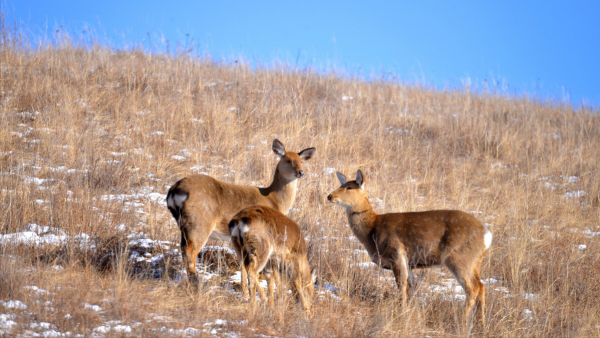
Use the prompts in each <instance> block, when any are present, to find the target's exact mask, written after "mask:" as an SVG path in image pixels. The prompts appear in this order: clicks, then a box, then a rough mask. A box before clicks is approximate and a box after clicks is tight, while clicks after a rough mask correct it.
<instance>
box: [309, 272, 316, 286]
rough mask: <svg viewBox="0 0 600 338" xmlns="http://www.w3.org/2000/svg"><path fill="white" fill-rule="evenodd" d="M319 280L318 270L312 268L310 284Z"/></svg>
mask: <svg viewBox="0 0 600 338" xmlns="http://www.w3.org/2000/svg"><path fill="white" fill-rule="evenodd" d="M316 282H317V270H316V269H315V268H312V270H310V284H315V283H316Z"/></svg>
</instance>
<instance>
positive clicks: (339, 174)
mask: <svg viewBox="0 0 600 338" xmlns="http://www.w3.org/2000/svg"><path fill="white" fill-rule="evenodd" d="M335 175H336V176H337V178H338V180H340V183H341V184H346V182H348V179H347V178H346V176H344V174H342V173H341V172H339V171H336V172H335Z"/></svg>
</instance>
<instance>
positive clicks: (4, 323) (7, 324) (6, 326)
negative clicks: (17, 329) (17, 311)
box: [0, 314, 17, 334]
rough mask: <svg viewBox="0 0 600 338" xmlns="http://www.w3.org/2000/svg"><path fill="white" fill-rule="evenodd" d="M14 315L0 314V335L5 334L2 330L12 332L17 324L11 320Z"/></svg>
mask: <svg viewBox="0 0 600 338" xmlns="http://www.w3.org/2000/svg"><path fill="white" fill-rule="evenodd" d="M14 318H15V315H14V314H8V315H7V314H0V334H2V333H6V331H4V330H12V328H13V326H15V325H17V323H16V322H15V321H14V320H13V319H14Z"/></svg>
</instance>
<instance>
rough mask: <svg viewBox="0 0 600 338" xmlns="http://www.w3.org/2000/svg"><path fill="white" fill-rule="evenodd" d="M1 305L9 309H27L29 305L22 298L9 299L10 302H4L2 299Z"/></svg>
mask: <svg viewBox="0 0 600 338" xmlns="http://www.w3.org/2000/svg"><path fill="white" fill-rule="evenodd" d="M0 305H2V306H4V307H5V308H7V309H9V310H26V309H27V305H25V304H24V303H23V302H21V301H20V300H9V301H8V302H4V301H1V300H0Z"/></svg>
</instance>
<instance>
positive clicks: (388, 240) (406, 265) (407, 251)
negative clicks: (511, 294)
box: [327, 170, 492, 323]
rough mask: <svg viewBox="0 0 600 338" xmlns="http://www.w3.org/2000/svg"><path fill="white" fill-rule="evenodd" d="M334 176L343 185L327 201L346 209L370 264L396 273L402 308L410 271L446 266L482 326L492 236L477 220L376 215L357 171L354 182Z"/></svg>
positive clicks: (437, 213)
mask: <svg viewBox="0 0 600 338" xmlns="http://www.w3.org/2000/svg"><path fill="white" fill-rule="evenodd" d="M336 174H337V177H338V179H339V180H340V183H342V186H341V187H339V188H338V189H337V190H335V191H333V192H332V193H331V194H329V196H327V200H329V201H330V202H333V203H337V204H339V205H340V206H342V207H344V208H345V209H346V215H347V216H348V223H349V224H350V228H351V229H352V232H353V233H354V235H355V236H356V237H357V238H358V240H359V241H360V242H361V243H362V244H363V245H364V246H365V249H367V251H368V253H369V256H370V257H371V260H372V261H373V262H374V263H376V264H378V265H379V266H380V267H382V268H384V269H390V270H392V271H393V272H394V276H395V277H396V284H397V285H398V288H399V289H400V294H401V297H402V306H403V307H404V308H406V287H407V281H409V282H411V284H412V273H411V269H412V268H430V267H440V266H442V265H445V266H446V267H447V268H448V269H449V270H450V271H451V272H452V274H453V275H454V277H455V278H456V280H457V281H458V282H459V283H460V285H461V286H462V288H463V289H464V290H465V293H466V296H467V299H466V304H465V305H466V309H465V319H466V320H467V321H470V320H471V318H472V317H471V310H472V308H473V305H474V304H475V303H477V310H478V311H479V313H480V320H481V323H484V322H485V314H484V307H485V287H484V286H483V283H482V282H481V280H480V277H479V267H480V265H481V261H482V259H483V255H484V254H485V252H486V251H487V249H488V248H489V247H490V244H491V243H492V233H491V232H490V231H489V230H487V229H486V228H485V227H484V226H483V225H482V224H481V223H480V222H479V221H478V220H477V219H475V217H473V216H471V215H469V214H467V213H465V212H462V211H458V210H432V211H423V212H405V213H390V214H382V215H378V214H376V213H375V212H374V211H373V208H372V207H371V205H370V204H369V200H368V198H367V193H366V191H365V178H364V176H363V173H362V172H361V171H360V170H359V171H358V172H357V173H356V180H355V181H348V179H347V178H346V176H344V175H343V174H341V173H339V172H338V173H336Z"/></svg>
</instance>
